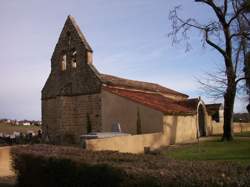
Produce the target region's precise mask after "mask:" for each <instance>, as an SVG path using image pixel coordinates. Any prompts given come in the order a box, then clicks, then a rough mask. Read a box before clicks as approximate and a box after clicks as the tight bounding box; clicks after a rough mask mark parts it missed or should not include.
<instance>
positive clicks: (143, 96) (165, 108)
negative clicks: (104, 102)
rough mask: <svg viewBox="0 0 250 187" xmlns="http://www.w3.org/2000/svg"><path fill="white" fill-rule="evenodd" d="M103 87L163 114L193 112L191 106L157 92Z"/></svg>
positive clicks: (189, 113)
mask: <svg viewBox="0 0 250 187" xmlns="http://www.w3.org/2000/svg"><path fill="white" fill-rule="evenodd" d="M103 89H104V90H106V91H108V92H110V93H112V94H115V95H118V96H121V97H125V98H127V99H129V100H132V101H134V102H137V103H140V104H143V105H145V106H148V107H150V108H153V109H155V110H158V111H161V112H163V113H164V114H172V115H175V114H183V115H192V114H195V112H196V110H193V109H192V108H189V107H186V106H185V105H183V104H182V103H179V102H178V101H176V100H173V99H170V98H167V97H164V96H163V95H161V94H159V93H152V92H143V91H139V90H132V89H126V88H125V89H124V88H118V87H113V86H103Z"/></svg>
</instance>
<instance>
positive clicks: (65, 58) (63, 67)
mask: <svg viewBox="0 0 250 187" xmlns="http://www.w3.org/2000/svg"><path fill="white" fill-rule="evenodd" d="M61 66H62V67H61V68H62V71H65V70H66V66H67V56H66V54H64V55H63V56H62V62H61Z"/></svg>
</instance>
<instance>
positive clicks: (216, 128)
mask: <svg viewBox="0 0 250 187" xmlns="http://www.w3.org/2000/svg"><path fill="white" fill-rule="evenodd" d="M233 130H234V132H235V133H240V132H250V123H238V122H237V123H234V125H233ZM217 134H223V123H215V122H213V125H212V135H217Z"/></svg>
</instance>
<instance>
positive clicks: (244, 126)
mask: <svg viewBox="0 0 250 187" xmlns="http://www.w3.org/2000/svg"><path fill="white" fill-rule="evenodd" d="M234 132H235V133H240V132H250V123H234Z"/></svg>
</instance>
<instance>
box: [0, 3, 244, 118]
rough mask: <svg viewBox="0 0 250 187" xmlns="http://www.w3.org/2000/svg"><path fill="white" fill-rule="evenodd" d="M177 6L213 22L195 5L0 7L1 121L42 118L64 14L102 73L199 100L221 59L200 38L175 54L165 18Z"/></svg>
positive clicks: (240, 102)
mask: <svg viewBox="0 0 250 187" xmlns="http://www.w3.org/2000/svg"><path fill="white" fill-rule="evenodd" d="M180 4H182V12H181V15H183V16H185V17H195V18H197V19H198V20H199V21H201V22H202V21H203V22H205V21H206V20H210V19H212V18H213V14H212V13H210V12H211V11H209V9H208V8H207V7H205V6H202V5H201V4H198V3H194V1H192V0H126V1H124V0H91V1H87V0H72V1H66V0H53V1H51V0H43V1H35V0H22V1H20V0H1V1H0V25H1V29H0V41H1V42H0V64H1V68H0V89H1V90H0V118H4V117H7V118H13V119H15V118H16V119H40V118H41V100H40V98H41V89H42V87H43V85H44V83H45V81H46V79H47V77H48V75H49V72H50V58H51V55H52V53H53V50H54V47H55V45H56V42H57V40H58V37H59V35H60V32H61V30H62V27H63V25H64V22H65V20H66V18H67V16H68V15H69V14H71V15H72V16H74V17H75V19H76V21H77V23H78V25H79V26H80V28H81V30H82V31H83V33H84V34H85V36H86V38H87V40H88V42H89V44H90V45H91V47H92V48H93V50H94V65H95V66H96V68H97V69H98V70H99V71H100V72H102V73H107V74H112V75H116V76H121V77H125V78H130V79H135V80H142V81H149V82H156V83H160V84H162V85H164V86H166V87H169V88H172V89H175V90H178V91H180V92H183V93H186V94H188V95H190V97H197V96H199V95H201V90H200V89H199V84H198V83H197V82H196V80H195V77H199V76H201V75H202V74H203V73H204V72H211V71H214V67H215V64H220V63H222V58H221V57H220V56H219V54H217V52H216V51H214V50H213V49H211V48H209V47H207V48H205V49H204V48H202V47H201V42H200V40H201V36H200V35H199V34H198V33H193V34H192V35H191V38H192V40H191V42H192V50H191V51H190V52H188V53H186V52H185V46H184V45H175V46H172V44H171V39H170V38H168V37H167V34H168V32H169V31H170V29H171V23H170V21H169V20H168V14H169V10H170V9H172V8H173V7H174V6H176V5H180ZM203 99H204V100H205V101H206V102H212V100H211V99H208V98H206V97H204V96H203ZM244 102H245V101H244V100H242V99H237V103H236V107H235V111H237V112H239V111H244V110H245V109H244V108H245V103H244Z"/></svg>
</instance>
